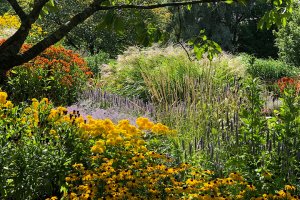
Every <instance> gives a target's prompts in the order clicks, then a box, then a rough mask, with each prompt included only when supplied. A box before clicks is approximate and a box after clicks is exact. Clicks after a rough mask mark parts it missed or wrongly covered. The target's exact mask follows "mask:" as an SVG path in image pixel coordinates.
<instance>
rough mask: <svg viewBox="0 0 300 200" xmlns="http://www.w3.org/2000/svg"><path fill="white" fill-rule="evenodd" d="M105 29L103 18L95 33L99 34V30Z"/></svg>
mask: <svg viewBox="0 0 300 200" xmlns="http://www.w3.org/2000/svg"><path fill="white" fill-rule="evenodd" d="M105 27H106V23H105V17H104V18H103V19H102V20H101V22H100V23H99V24H98V26H97V32H98V33H99V32H100V31H101V30H103V29H104V28H105Z"/></svg>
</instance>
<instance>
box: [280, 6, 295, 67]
mask: <svg viewBox="0 0 300 200" xmlns="http://www.w3.org/2000/svg"><path fill="white" fill-rule="evenodd" d="M293 7H294V10H293V12H292V15H291V18H290V19H289V20H288V22H287V25H286V26H285V27H282V28H280V29H279V30H278V32H275V36H276V46H277V47H278V49H279V58H280V59H281V60H283V61H284V62H287V63H290V64H292V65H294V66H296V67H299V66H300V58H299V55H300V41H299V35H300V28H299V25H300V17H299V16H300V7H299V5H298V3H294V4H293Z"/></svg>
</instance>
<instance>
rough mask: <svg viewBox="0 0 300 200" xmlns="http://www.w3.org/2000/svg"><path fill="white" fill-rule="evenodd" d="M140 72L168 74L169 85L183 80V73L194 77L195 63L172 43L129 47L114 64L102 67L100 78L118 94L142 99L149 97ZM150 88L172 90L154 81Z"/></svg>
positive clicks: (145, 99) (156, 74)
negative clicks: (165, 45)
mask: <svg viewBox="0 0 300 200" xmlns="http://www.w3.org/2000/svg"><path fill="white" fill-rule="evenodd" d="M144 71H147V72H148V73H150V74H151V75H152V76H158V75H160V74H166V73H168V75H169V77H168V79H169V80H172V82H173V83H172V84H171V85H175V83H176V82H180V83H183V82H184V76H185V75H186V74H189V76H193V77H194V78H196V77H197V76H198V73H197V72H198V64H197V62H196V61H194V62H190V61H189V58H188V57H187V55H186V52H185V51H184V50H183V49H182V48H178V47H177V46H175V45H169V46H168V47H166V48H160V47H159V46H158V45H154V46H153V47H150V48H143V49H141V48H138V47H130V48H128V50H127V51H125V52H124V54H123V55H120V56H119V57H118V60H117V63H116V64H115V66H113V67H112V66H110V67H109V66H108V67H104V68H103V72H104V80H105V82H106V83H108V84H109V85H108V88H107V89H109V90H110V91H112V92H117V93H119V94H120V95H122V96H125V95H126V96H129V97H130V96H131V97H132V96H139V97H140V98H142V99H144V101H145V102H146V101H147V100H150V96H149V90H148V88H147V84H146V83H145V80H144V78H143V72H144ZM171 85H170V86H171ZM153 87H156V88H159V87H160V88H165V89H166V90H169V91H172V90H173V89H174V88H170V87H168V86H164V85H158V84H156V85H154V86H153ZM169 91H168V92H169ZM178 95H179V94H178ZM181 95H182V94H181ZM182 98H183V97H182Z"/></svg>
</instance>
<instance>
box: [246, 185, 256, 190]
mask: <svg viewBox="0 0 300 200" xmlns="http://www.w3.org/2000/svg"><path fill="white" fill-rule="evenodd" d="M246 189H247V190H250V191H254V190H255V186H253V185H247V187H246Z"/></svg>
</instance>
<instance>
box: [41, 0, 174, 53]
mask: <svg viewBox="0 0 300 200" xmlns="http://www.w3.org/2000/svg"><path fill="white" fill-rule="evenodd" d="M88 4H89V2H88V1H76V3H74V2H70V1H67V0H64V1H59V2H57V3H56V6H57V7H58V8H59V11H58V12H55V13H53V12H49V14H48V15H46V16H45V19H43V20H40V21H39V24H40V25H41V27H42V29H43V30H44V31H47V32H49V33H51V32H53V30H56V29H57V28H58V27H59V25H61V24H63V23H66V22H67V21H68V20H70V19H71V18H72V17H73V16H75V15H76V14H77V13H78V12H80V11H81V10H82V9H83V8H85V7H87V5H88ZM103 4H104V5H105V6H107V5H109V4H111V2H109V1H105V2H104V3H103ZM106 4H107V5H106ZM70 8H71V9H70ZM164 10H165V9H162V10H159V11H156V10H155V11H152V10H142V11H138V10H135V9H131V10H129V9H128V10H115V9H111V10H109V11H107V12H97V13H95V14H94V15H92V16H91V17H89V18H88V19H87V20H86V21H85V22H84V23H82V24H80V25H78V26H76V27H75V28H74V29H73V30H72V31H71V32H70V33H69V34H68V35H67V36H66V38H65V39H64V41H62V43H63V44H64V45H66V46H71V47H72V48H75V49H85V50H87V51H88V52H89V53H91V54H94V53H95V52H96V53H97V52H100V51H104V52H106V53H108V54H109V55H110V57H116V56H117V55H118V54H121V53H122V51H124V50H125V49H126V48H127V47H128V46H132V45H135V44H136V43H137V41H138V43H140V44H144V45H145V46H147V45H151V44H153V42H154V41H156V42H158V40H159V39H161V38H162V37H163V36H164V35H163V34H162V33H161V32H160V29H162V28H163V27H164V26H165V23H166V21H168V20H169V13H168V11H166V12H164ZM144 19H146V20H144ZM53 22H55V23H53ZM154 24H155V26H154ZM154 29H155V30H154Z"/></svg>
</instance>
